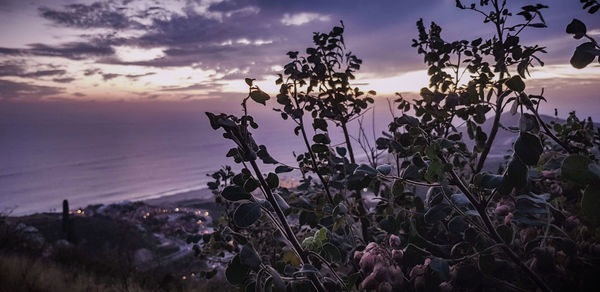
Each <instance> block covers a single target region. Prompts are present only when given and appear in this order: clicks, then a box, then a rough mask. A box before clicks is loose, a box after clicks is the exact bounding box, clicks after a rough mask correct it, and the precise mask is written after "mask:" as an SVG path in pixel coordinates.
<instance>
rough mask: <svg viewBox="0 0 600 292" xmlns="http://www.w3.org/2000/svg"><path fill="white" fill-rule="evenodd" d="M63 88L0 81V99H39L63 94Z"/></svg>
mask: <svg viewBox="0 0 600 292" xmlns="http://www.w3.org/2000/svg"><path fill="white" fill-rule="evenodd" d="M63 90H64V89H63V88H60V87H51V86H40V85H33V84H30V83H23V82H14V81H10V80H4V79H0V99H40V98H42V97H46V96H50V95H56V94H59V93H62V92H63Z"/></svg>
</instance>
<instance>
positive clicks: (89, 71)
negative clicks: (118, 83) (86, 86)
mask: <svg viewBox="0 0 600 292" xmlns="http://www.w3.org/2000/svg"><path fill="white" fill-rule="evenodd" d="M98 73H100V69H98V68H94V69H86V70H85V71H83V75H84V76H92V75H94V74H98Z"/></svg>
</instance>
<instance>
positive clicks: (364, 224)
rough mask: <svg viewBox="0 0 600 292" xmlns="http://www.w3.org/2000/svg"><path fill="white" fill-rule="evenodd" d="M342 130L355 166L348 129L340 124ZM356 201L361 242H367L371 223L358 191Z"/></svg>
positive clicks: (344, 124) (343, 124)
mask: <svg viewBox="0 0 600 292" xmlns="http://www.w3.org/2000/svg"><path fill="white" fill-rule="evenodd" d="M342 129H343V130H344V138H345V139H346V147H347V148H348V153H349V155H350V162H351V163H352V164H356V161H355V160H354V152H353V151H352V144H350V135H348V127H346V123H345V122H342ZM356 199H357V200H358V206H357V209H358V218H359V220H360V226H361V231H362V236H363V240H365V242H367V241H368V240H369V238H370V235H369V225H371V223H370V222H369V220H368V219H367V208H365V201H364V200H363V197H362V195H361V193H360V191H357V192H356Z"/></svg>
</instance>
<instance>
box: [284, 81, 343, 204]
mask: <svg viewBox="0 0 600 292" xmlns="http://www.w3.org/2000/svg"><path fill="white" fill-rule="evenodd" d="M294 101H295V102H296V107H297V108H300V103H299V102H298V87H297V84H296V80H294ZM298 120H299V125H300V132H301V133H302V139H303V140H304V145H305V146H306V149H307V151H308V155H309V156H310V161H311V163H312V168H313V172H314V173H315V174H316V175H317V177H319V180H320V181H321V184H322V185H323V189H325V194H326V195H327V200H328V201H329V203H331V204H332V205H333V204H334V201H333V196H332V195H331V192H330V191H329V183H327V181H326V180H325V178H324V177H323V176H322V175H321V174H320V173H319V170H318V168H317V159H316V157H315V153H314V152H313V151H312V149H311V148H310V142H308V136H307V135H306V129H305V128H304V119H303V118H302V116H301V117H300V118H298Z"/></svg>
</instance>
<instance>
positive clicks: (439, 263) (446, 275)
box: [429, 258, 450, 281]
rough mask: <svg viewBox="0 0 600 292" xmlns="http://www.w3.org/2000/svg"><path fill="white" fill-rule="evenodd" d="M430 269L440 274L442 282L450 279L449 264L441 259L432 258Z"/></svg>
mask: <svg viewBox="0 0 600 292" xmlns="http://www.w3.org/2000/svg"><path fill="white" fill-rule="evenodd" d="M429 267H430V268H431V269H432V270H433V271H434V272H436V273H437V274H438V276H439V277H440V279H441V280H442V281H448V280H449V279H450V267H449V266H448V262H447V261H445V260H444V259H441V258H432V259H431V262H430V263H429Z"/></svg>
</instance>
